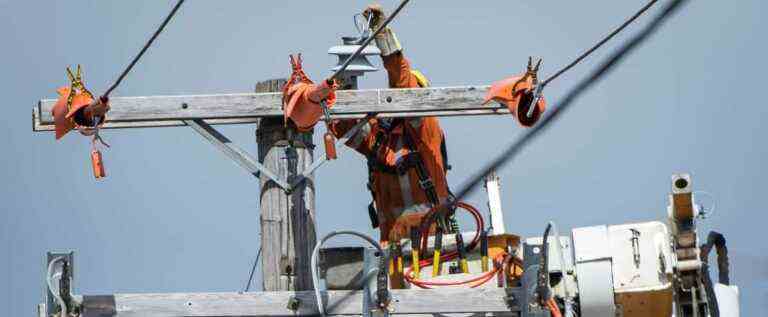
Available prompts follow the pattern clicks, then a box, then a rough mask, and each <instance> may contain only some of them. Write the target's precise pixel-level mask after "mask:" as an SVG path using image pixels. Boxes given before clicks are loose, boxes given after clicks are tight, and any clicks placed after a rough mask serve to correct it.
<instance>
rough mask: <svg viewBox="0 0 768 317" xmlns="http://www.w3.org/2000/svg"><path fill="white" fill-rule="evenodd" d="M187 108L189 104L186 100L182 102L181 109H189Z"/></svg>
mask: <svg viewBox="0 0 768 317" xmlns="http://www.w3.org/2000/svg"><path fill="white" fill-rule="evenodd" d="M187 108H189V104H187V103H186V102H184V103H182V104H181V109H187Z"/></svg>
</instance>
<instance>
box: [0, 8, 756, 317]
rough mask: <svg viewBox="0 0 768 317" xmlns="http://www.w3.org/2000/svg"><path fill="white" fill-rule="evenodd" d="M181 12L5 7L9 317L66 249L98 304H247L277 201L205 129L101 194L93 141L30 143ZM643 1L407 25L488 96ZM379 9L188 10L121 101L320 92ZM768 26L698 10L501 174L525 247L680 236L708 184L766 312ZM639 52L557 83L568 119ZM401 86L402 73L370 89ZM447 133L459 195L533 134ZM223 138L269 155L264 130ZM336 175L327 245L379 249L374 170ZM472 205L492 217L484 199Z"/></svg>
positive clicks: (446, 78) (159, 134) (1, 277)
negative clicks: (537, 238) (44, 110)
mask: <svg viewBox="0 0 768 317" xmlns="http://www.w3.org/2000/svg"><path fill="white" fill-rule="evenodd" d="M171 2H172V1H74V0H72V1H10V0H0V40H2V43H3V49H1V50H0V61H2V62H1V63H2V68H3V70H4V73H5V75H4V76H2V77H0V91H2V92H3V94H2V95H3V97H4V98H5V100H6V101H5V104H4V106H3V111H4V112H3V115H2V116H0V122H2V124H0V134H2V138H0V149H2V157H3V159H2V160H3V164H2V165H0V179H1V180H2V181H3V185H2V186H0V211H1V212H0V242H1V243H0V314H2V315H6V316H31V315H32V314H33V312H34V308H35V304H36V303H38V302H39V301H40V300H41V296H42V280H43V267H42V266H43V263H42V262H43V261H42V258H43V255H44V253H45V251H46V250H63V249H74V250H76V251H77V260H76V261H77V270H78V271H77V276H76V287H77V291H78V293H85V294H100V293H114V292H121V293H130V292H196V291H233V290H239V289H241V288H242V287H243V286H244V284H245V279H246V277H247V274H248V270H249V268H250V264H251V261H252V260H253V257H254V256H255V254H256V250H257V248H258V241H259V226H258V219H259V204H258V197H259V196H258V193H259V187H258V182H257V181H255V180H254V179H253V178H252V177H250V176H249V175H247V174H246V173H244V172H243V171H242V170H241V169H240V168H239V167H237V166H236V165H234V164H233V163H232V162H230V161H228V160H227V159H225V158H224V156H222V155H221V154H220V153H218V152H217V151H216V150H215V149H214V148H212V147H211V146H210V145H208V144H207V143H205V142H204V141H203V140H202V139H201V138H199V137H198V136H197V135H196V134H195V133H194V132H193V131H192V130H191V129H189V128H164V129H146V130H127V131H109V132H105V133H104V136H105V138H106V139H107V140H108V141H109V142H110V143H111V144H112V145H113V147H112V149H110V150H108V151H106V152H105V153H104V155H105V161H106V166H107V171H108V173H109V177H108V178H107V179H106V180H104V181H100V182H96V181H94V180H93V179H92V176H91V173H90V170H89V162H88V142H87V141H86V139H84V138H81V137H78V136H77V135H74V134H73V135H69V136H67V137H66V138H65V139H64V140H62V141H61V142H54V138H53V135H51V134H34V133H33V132H32V131H31V124H30V111H31V109H32V106H33V105H35V103H36V102H37V100H39V99H41V98H52V97H55V89H56V87H58V86H61V85H64V84H66V76H65V73H64V68H65V67H66V66H68V65H75V64H77V63H81V64H83V67H84V70H85V80H86V82H87V84H88V85H89V86H90V87H91V88H92V90H94V91H97V92H98V91H100V90H103V89H104V88H106V86H107V85H108V83H109V82H110V81H111V80H113V78H114V77H115V76H116V74H117V73H118V72H119V71H120V70H121V69H122V68H123V67H124V66H125V65H126V64H127V62H128V61H129V60H130V58H131V57H132V56H133V55H134V54H135V53H136V52H137V50H138V49H139V47H140V46H141V45H142V44H143V42H144V41H145V40H146V38H147V37H148V36H149V34H150V32H151V31H152V30H153V29H154V28H155V27H156V25H157V24H158V23H159V22H160V20H161V19H162V18H163V17H164V16H165V14H166V13H167V11H168V10H169V9H170V7H171V5H172V3H171ZM643 2H644V1H482V2H472V1H451V2H445V1H412V3H411V4H410V6H409V7H408V8H407V9H406V10H405V11H404V13H403V15H402V16H401V17H400V18H399V19H398V21H396V23H395V25H394V27H395V30H396V31H397V32H398V35H399V37H400V39H401V41H402V43H403V45H404V47H405V52H406V54H407V55H408V56H409V57H410V58H411V59H412V61H413V64H414V66H416V67H417V68H419V69H420V70H422V71H423V72H424V73H425V74H427V75H428V76H429V78H430V79H431V80H432V82H433V84H434V85H439V86H447V85H461V84H486V83H490V82H491V81H494V80H497V79H500V78H503V77H506V76H509V75H512V74H516V73H519V72H521V71H522V68H523V67H524V63H525V61H526V59H527V57H528V56H529V55H534V56H541V57H543V58H544V66H543V74H544V75H546V74H549V73H551V72H552V71H553V70H554V69H556V68H557V67H559V66H561V65H563V64H565V63H567V62H568V61H570V60H571V59H572V58H573V57H574V56H576V55H577V54H578V53H579V52H580V51H582V50H583V49H585V48H586V47H588V46H590V45H592V43H593V42H594V41H596V40H597V39H598V38H599V37H601V36H602V35H604V34H605V33H607V32H608V30H609V29H610V28H612V27H614V26H616V25H618V24H619V23H621V21H622V20H623V19H624V18H625V17H626V16H627V15H629V14H630V13H631V12H634V11H635V10H637V9H638V8H639V7H641V6H642V5H643ZM366 3H367V2H365V1H311V2H310V1H293V2H289V1H282V2H279V4H278V6H274V5H269V4H268V3H267V2H263V1H199V0H198V1H189V2H188V3H187V4H186V5H185V7H184V8H182V10H181V12H180V14H179V15H178V17H177V19H175V21H174V22H173V23H172V24H171V25H170V26H169V27H168V29H167V30H166V32H165V33H164V34H163V35H162V36H161V37H160V39H159V40H158V42H157V45H156V46H155V47H153V48H152V49H151V50H150V51H149V53H148V55H147V56H146V58H145V59H144V60H142V61H141V63H140V64H139V65H138V66H137V67H136V68H135V70H134V72H133V73H132V74H131V75H130V76H129V77H128V78H127V79H126V80H125V82H124V85H123V86H122V87H120V88H119V89H118V90H117V91H116V95H119V96H136V95H173V94H209V93H232V92H248V91H251V90H252V89H253V85H254V83H255V82H257V81H259V80H263V79H267V78H274V77H285V76H287V75H288V72H289V64H288V54H290V53H296V52H302V53H303V54H304V59H305V66H306V69H307V71H308V73H309V74H310V76H312V77H314V78H319V77H321V76H323V75H326V74H328V69H329V68H330V67H331V66H332V64H333V63H334V62H335V61H334V58H332V57H330V56H328V55H327V54H326V50H327V49H328V48H329V47H330V46H332V45H335V44H336V43H337V42H338V38H339V36H341V35H350V34H352V33H353V32H354V29H353V26H352V15H353V14H354V13H356V12H358V11H359V10H360V9H361V8H362V7H364V5H365V4H366ZM382 3H383V5H384V6H385V7H386V8H393V7H394V6H395V5H396V3H395V1H383V2H382ZM654 12H656V11H655V10H654ZM766 12H768V3H766V2H765V1H759V0H750V1H748V0H743V1H692V3H690V5H688V7H687V8H686V9H685V10H684V11H683V12H681V14H679V15H678V16H677V17H676V18H675V19H673V20H672V21H670V23H668V24H667V25H666V26H665V27H664V29H663V30H662V32H660V33H659V34H658V35H657V36H656V37H655V38H653V39H652V40H651V41H649V42H648V43H647V44H646V45H644V46H643V47H642V48H641V49H640V50H638V51H636V52H635V53H634V54H633V55H632V56H631V58H629V59H628V60H627V61H626V62H624V63H623V64H622V65H621V67H620V68H619V69H618V70H617V71H616V72H614V73H612V74H611V75H610V76H608V77H607V78H605V80H604V81H602V82H601V83H600V84H599V85H598V86H597V88H596V89H595V90H593V91H591V92H589V93H587V94H585V95H584V97H583V98H582V99H580V100H579V101H578V104H577V105H576V106H575V107H574V108H573V110H572V111H570V112H569V113H567V114H566V115H565V116H564V118H563V120H562V121H560V122H559V123H558V124H557V126H556V127H554V128H553V129H551V131H550V132H549V133H547V134H546V135H545V136H544V137H542V138H540V139H539V140H537V141H536V142H535V143H534V144H532V145H531V146H530V147H529V148H528V149H526V150H525V152H524V153H523V154H522V155H521V156H520V157H519V159H518V160H517V161H516V162H515V163H513V164H511V165H510V166H508V167H507V168H505V169H503V170H501V171H500V172H499V173H500V175H501V177H502V178H503V186H504V187H503V194H504V201H503V203H504V207H505V213H506V217H507V218H506V219H507V227H508V229H509V230H512V231H514V232H517V233H520V234H521V235H523V236H532V235H536V234H540V232H541V231H542V230H543V228H544V225H545V223H546V221H547V220H550V219H554V220H556V221H557V222H558V223H559V224H560V228H561V230H562V232H563V233H565V232H567V231H566V230H570V228H573V227H577V226H587V225H597V224H619V223H624V222H630V221H652V220H663V219H664V217H665V206H666V194H667V192H668V189H669V185H668V180H669V176H670V175H671V174H672V173H673V172H677V171H689V172H691V173H693V176H694V186H695V187H696V188H697V189H700V190H706V191H708V192H710V193H712V194H713V195H714V196H715V197H716V200H717V206H718V207H717V211H716V214H715V215H714V216H713V217H711V218H710V219H709V220H708V221H706V222H705V223H704V224H703V225H702V227H703V229H706V230H708V229H717V230H720V231H721V232H723V233H724V234H725V235H726V237H727V238H728V242H729V247H730V250H731V254H732V265H733V268H732V272H733V273H734V278H735V281H736V282H737V283H739V284H740V286H741V290H742V294H743V295H742V306H743V308H744V310H745V311H746V313H745V314H744V315H745V316H755V315H757V314H758V312H759V311H762V312H764V311H765V310H766V308H768V304H767V303H768V257H766V253H767V252H768V247H766V245H765V243H763V242H762V240H764V239H762V238H760V237H761V236H762V234H763V233H764V232H765V224H766V222H767V221H768V217H767V216H766V213H765V211H766V210H765V205H764V204H763V199H764V198H765V197H766V196H765V195H766V186H765V181H764V180H765V179H768V170H767V169H766V161H768V147H766V141H765V136H766V135H768V125H766V124H765V123H764V122H765V121H766V120H767V119H768V108H767V107H766V105H765V102H764V99H763V97H764V95H765V87H764V86H765V81H764V78H763V77H762V76H763V74H765V73H768V63H766V61H765V58H766V56H768V43H767V42H766V41H765V36H766V35H765V32H766V30H768V22H766V19H765V17H764V15H765V13H766ZM647 20H648V19H647V17H646V18H643V19H641V21H640V22H641V23H642V22H645V21H647ZM637 29H638V27H637V26H635V27H632V28H630V29H629V30H628V31H629V32H628V33H627V34H631V33H632V32H633V31H636V30H637ZM625 38H627V35H626V34H625V35H622V36H620V38H619V40H622V39H625ZM618 43H619V41H614V42H612V43H611V45H609V48H608V49H604V50H601V51H600V53H599V54H596V55H595V56H594V57H592V58H591V59H590V60H589V61H587V62H586V63H584V64H583V65H580V66H579V67H577V68H576V69H574V71H572V72H570V73H568V74H566V75H565V76H563V77H562V78H561V79H559V80H558V81H557V82H554V83H553V84H552V85H550V87H549V89H548V99H549V101H550V105H552V104H554V105H556V104H557V102H558V98H559V97H561V96H562V95H563V93H564V92H565V91H566V90H567V89H568V88H570V87H571V86H572V85H573V83H574V81H575V80H576V79H578V78H580V77H581V76H583V75H584V74H585V73H586V71H587V70H589V69H590V68H591V67H592V66H594V64H595V61H597V60H599V58H600V57H601V56H605V54H606V53H607V52H609V51H610V49H611V48H612V47H615V46H616V44H618ZM376 63H377V64H378V63H379V61H376ZM385 85H386V82H385V77H384V73H383V72H379V73H376V74H372V75H369V76H366V77H365V78H364V79H363V82H362V86H363V87H364V88H372V87H383V86H385ZM442 122H443V125H444V128H445V129H446V131H447V135H448V139H449V152H450V157H451V160H452V164H453V166H454V170H453V171H452V172H451V174H450V176H449V180H450V182H451V183H452V184H453V186H454V187H455V186H458V184H460V183H461V181H462V180H463V179H464V178H465V177H466V176H468V175H469V174H470V173H471V172H472V171H474V170H476V169H477V168H479V167H480V165H481V163H482V162H484V161H486V160H487V159H488V158H489V157H490V156H492V155H493V154H495V153H497V152H499V150H500V148H501V147H502V146H503V145H505V144H508V143H509V142H511V140H513V139H514V137H516V136H517V135H518V134H519V133H520V131H521V128H519V127H518V126H517V125H516V124H515V123H514V121H513V120H512V118H509V117H478V118H452V119H444V120H442ZM221 130H222V131H223V132H224V133H226V134H227V135H228V136H230V137H231V138H232V139H233V140H235V141H236V142H238V143H239V144H241V145H242V147H244V148H246V149H248V150H250V151H251V152H252V153H256V145H255V142H254V127H253V126H236V127H226V128H222V129H221ZM316 177H317V179H318V180H317V186H318V189H317V193H318V197H317V207H318V210H319V211H318V214H319V231H320V233H325V232H328V231H330V230H333V229H341V228H353V229H358V230H363V231H368V232H370V233H374V231H372V230H370V229H369V228H370V227H369V225H368V216H367V214H366V209H365V206H366V205H367V203H368V200H369V195H368V193H367V192H366V191H365V187H364V184H365V181H366V179H365V177H366V172H365V165H364V163H363V160H362V158H361V157H360V156H358V155H357V154H355V153H352V152H350V151H345V152H343V153H341V159H340V160H338V161H336V162H333V163H332V164H328V165H327V166H325V167H323V168H322V169H321V170H320V171H319V172H318V173H317V175H316ZM471 202H472V203H474V204H475V205H477V206H479V207H484V206H485V199H484V197H483V196H482V195H475V196H473V197H472V198H471ZM255 284H256V285H261V283H260V280H257V281H255Z"/></svg>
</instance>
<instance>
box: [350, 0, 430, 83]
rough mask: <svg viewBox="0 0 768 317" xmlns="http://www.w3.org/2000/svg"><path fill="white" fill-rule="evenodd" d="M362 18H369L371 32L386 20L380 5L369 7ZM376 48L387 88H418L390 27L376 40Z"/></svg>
mask: <svg viewBox="0 0 768 317" xmlns="http://www.w3.org/2000/svg"><path fill="white" fill-rule="evenodd" d="M363 16H364V17H365V18H366V19H367V18H368V17H370V21H371V25H370V27H371V28H372V29H373V30H376V29H378V28H379V27H380V26H381V25H382V24H383V23H384V20H386V19H387V17H386V14H385V13H384V10H383V9H382V8H381V5H378V4H372V5H369V6H368V7H367V8H365V10H364V11H363ZM374 40H375V41H376V46H377V47H378V48H379V50H380V51H381V58H382V60H383V61H384V68H386V69H387V76H388V78H389V87H391V88H418V87H420V85H419V81H418V78H417V77H416V76H415V75H414V74H413V72H412V71H411V65H410V63H409V62H408V60H407V59H406V58H405V56H403V47H402V46H401V45H400V41H399V40H398V39H397V35H395V32H393V31H392V29H391V28H390V27H386V28H385V29H384V30H382V31H381V32H380V33H379V34H378V35H376V38H375V39H374Z"/></svg>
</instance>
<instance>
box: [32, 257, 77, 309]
mask: <svg viewBox="0 0 768 317" xmlns="http://www.w3.org/2000/svg"><path fill="white" fill-rule="evenodd" d="M74 258H75V252H74V251H70V252H47V253H46V257H45V266H44V267H43V270H44V272H45V281H43V285H44V286H43V289H44V292H45V304H44V307H38V310H40V311H42V312H44V313H45V316H51V315H53V314H55V313H57V312H58V309H56V308H57V307H59V303H58V302H57V301H56V297H58V296H60V297H61V298H62V299H63V300H64V302H65V303H66V305H67V306H68V307H67V308H69V309H70V310H69V311H71V309H72V308H74V307H73V306H75V305H73V303H74V300H73V295H72V290H73V286H72V281H73V280H74V278H73V276H74V271H75V266H74V263H75V262H74ZM53 261H59V262H62V263H63V267H62V273H61V278H60V280H59V284H58V293H59V294H53V293H51V289H50V288H49V287H48V279H50V278H52V277H51V276H49V275H48V274H49V273H48V267H49V266H50V265H51V262H53ZM39 313H40V312H38V314H39Z"/></svg>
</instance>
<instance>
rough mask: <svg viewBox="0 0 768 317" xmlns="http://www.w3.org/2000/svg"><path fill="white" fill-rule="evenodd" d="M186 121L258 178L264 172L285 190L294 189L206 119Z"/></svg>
mask: <svg viewBox="0 0 768 317" xmlns="http://www.w3.org/2000/svg"><path fill="white" fill-rule="evenodd" d="M184 123H186V124H187V125H188V126H190V127H192V129H194V130H195V132H197V133H199V134H200V135H201V136H203V138H205V139H206V140H208V142H210V143H211V144H212V145H213V146H215V147H216V148H218V149H219V150H221V152H223V153H224V155H226V156H228V157H229V158H230V159H232V160H233V161H235V163H237V164H238V165H240V167H242V168H244V169H245V170H246V171H248V172H249V173H251V174H252V175H253V176H255V177H256V178H258V177H259V173H263V174H264V175H265V176H267V177H269V178H270V179H271V180H272V181H274V182H275V184H277V185H278V186H280V187H281V188H283V189H284V190H285V191H288V192H290V191H291V190H292V189H293V187H294V186H290V185H288V183H287V182H286V181H285V180H283V179H280V177H278V176H277V175H275V173H273V172H272V171H270V170H269V169H268V168H266V167H265V166H264V165H261V163H259V161H257V160H255V159H253V157H251V156H250V155H249V154H248V153H247V152H245V151H244V150H243V149H241V148H240V147H238V146H237V145H234V144H233V143H232V141H231V140H229V139H228V138H227V137H226V136H224V135H223V134H221V133H220V132H219V131H217V130H216V129H214V128H213V127H211V126H210V125H209V124H207V123H205V121H203V120H202V119H194V120H184Z"/></svg>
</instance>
